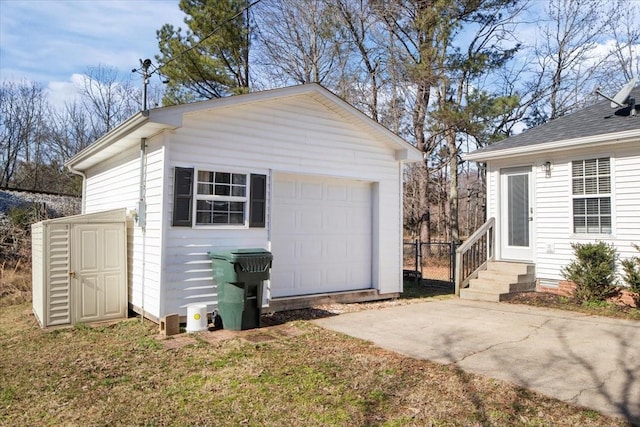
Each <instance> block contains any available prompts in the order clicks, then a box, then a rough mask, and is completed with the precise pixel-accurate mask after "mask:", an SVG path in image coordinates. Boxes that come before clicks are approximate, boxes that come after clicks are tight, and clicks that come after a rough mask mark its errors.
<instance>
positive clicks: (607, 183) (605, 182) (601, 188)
mask: <svg viewBox="0 0 640 427" xmlns="http://www.w3.org/2000/svg"><path fill="white" fill-rule="evenodd" d="M598 193H611V177H609V176H601V177H599V178H598Z"/></svg>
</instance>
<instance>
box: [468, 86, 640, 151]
mask: <svg viewBox="0 0 640 427" xmlns="http://www.w3.org/2000/svg"><path fill="white" fill-rule="evenodd" d="M630 96H631V98H635V99H637V100H638V101H639V102H640V86H638V87H636V88H634V89H633V91H632V92H631V95H630ZM630 110H631V109H630V108H629V107H625V108H618V109H612V108H611V102H610V101H608V100H602V101H599V102H596V103H594V104H592V105H589V106H587V107H585V108H583V109H581V110H578V111H576V112H574V113H571V114H568V115H566V116H562V117H558V118H557V119H555V120H552V121H550V122H548V123H545V124H543V125H540V126H537V127H535V128H532V129H528V130H526V131H524V132H522V133H520V134H518V135H514V136H512V137H510V138H507V139H505V140H504V141H501V142H498V143H496V144H492V145H489V146H487V147H483V148H481V149H478V150H476V151H473V152H471V153H469V154H466V155H464V158H465V160H474V161H485V160H490V159H496V158H506V157H513V156H518V155H522V154H535V153H540V152H547V151H549V150H559V149H563V148H573V147H576V146H582V145H602V144H611V143H620V142H626V141H628V140H631V139H638V138H640V105H636V116H631V115H630V114H629V113H630Z"/></svg>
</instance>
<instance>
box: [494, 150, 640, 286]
mask: <svg viewBox="0 0 640 427" xmlns="http://www.w3.org/2000/svg"><path fill="white" fill-rule="evenodd" d="M639 147H640V142H633V143H626V144H614V145H609V146H606V147H600V148H593V147H591V148H584V149H574V150H566V151H562V152H555V153H553V152H550V153H548V154H547V156H546V157H544V158H536V159H535V162H534V163H533V168H532V173H533V175H534V177H533V179H534V183H535V202H534V206H533V209H534V215H535V230H536V232H535V235H534V239H535V241H534V259H533V260H532V261H533V262H535V264H536V275H537V277H538V279H539V280H540V281H541V284H543V285H552V286H557V284H558V282H559V281H561V280H562V279H563V277H562V274H561V270H562V268H563V267H564V266H566V265H567V264H568V263H569V262H571V260H572V258H573V249H572V248H571V244H572V243H587V242H594V241H596V240H602V241H605V242H608V243H612V244H613V245H614V246H615V248H616V249H617V251H618V254H619V255H620V258H621V259H624V258H628V257H631V256H637V255H638V252H637V251H636V250H635V249H634V248H633V246H632V243H634V242H635V243H636V244H637V243H640V226H639V225H638V224H640V174H639V173H638V168H639V166H640V148H639ZM597 157H610V158H611V164H612V195H611V199H612V200H611V202H612V206H613V207H612V215H613V233H612V234H611V235H587V234H574V233H573V219H572V204H571V162H572V161H573V160H577V159H587V158H597ZM525 161H526V158H524V157H523V158H511V159H508V160H499V161H498V160H494V161H491V162H489V163H488V173H489V175H490V178H489V181H488V182H489V185H490V190H488V192H487V197H488V201H489V203H490V209H489V212H490V213H491V215H492V216H496V219H497V220H498V221H499V220H500V219H499V216H498V215H497V214H498V212H499V201H498V198H497V197H495V194H499V193H498V192H499V187H498V182H497V177H498V176H499V175H498V174H499V171H500V169H501V168H505V167H508V166H510V165H513V164H518V163H523V162H525ZM546 161H550V162H551V163H552V169H551V173H550V176H547V175H546V172H545V170H544V167H543V164H544V163H545V162H546ZM529 162H531V159H530V157H529ZM498 229H499V226H498ZM497 237H498V238H499V236H497ZM497 241H498V242H499V241H500V240H497Z"/></svg>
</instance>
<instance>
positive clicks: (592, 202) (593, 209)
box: [586, 199, 600, 215]
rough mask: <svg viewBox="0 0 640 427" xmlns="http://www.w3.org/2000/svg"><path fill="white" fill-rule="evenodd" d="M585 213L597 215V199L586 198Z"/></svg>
mask: <svg viewBox="0 0 640 427" xmlns="http://www.w3.org/2000/svg"><path fill="white" fill-rule="evenodd" d="M586 202H587V215H598V214H599V213H600V207H599V206H600V201H599V199H587V200H586Z"/></svg>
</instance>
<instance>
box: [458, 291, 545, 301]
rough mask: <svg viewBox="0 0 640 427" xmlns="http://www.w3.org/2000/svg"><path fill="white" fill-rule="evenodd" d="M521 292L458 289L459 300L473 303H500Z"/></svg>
mask: <svg viewBox="0 0 640 427" xmlns="http://www.w3.org/2000/svg"><path fill="white" fill-rule="evenodd" d="M523 292H534V291H531V290H529V291H523ZM518 293H521V292H503V293H498V292H488V291H482V290H477V289H472V288H464V289H460V299H468V300H473V301H491V302H500V301H505V300H508V299H509V298H511V297H513V296H514V295H516V294H518Z"/></svg>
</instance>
